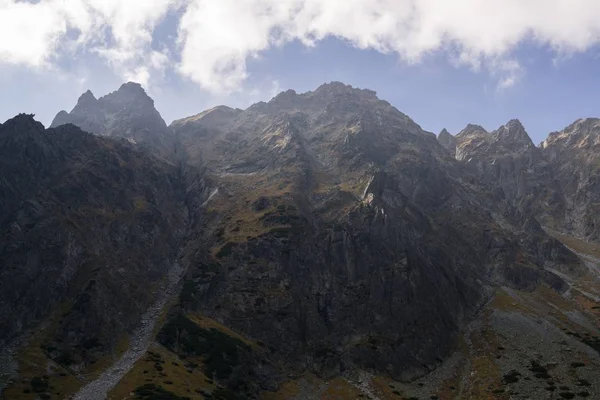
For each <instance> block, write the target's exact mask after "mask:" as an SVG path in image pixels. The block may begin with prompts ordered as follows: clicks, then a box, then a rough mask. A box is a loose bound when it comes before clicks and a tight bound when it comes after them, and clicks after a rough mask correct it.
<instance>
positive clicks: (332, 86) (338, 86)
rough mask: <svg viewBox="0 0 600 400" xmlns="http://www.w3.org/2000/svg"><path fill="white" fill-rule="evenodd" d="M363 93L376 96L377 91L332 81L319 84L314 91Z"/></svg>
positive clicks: (320, 92) (318, 92)
mask: <svg viewBox="0 0 600 400" xmlns="http://www.w3.org/2000/svg"><path fill="white" fill-rule="evenodd" d="M353 92H354V93H363V94H367V95H369V96H373V97H375V96H377V92H375V91H374V90H370V89H360V88H355V87H352V86H351V85H346V84H345V83H342V82H338V81H333V82H329V83H324V84H322V85H321V86H319V87H318V88H317V89H316V90H315V92H314V93H317V94H323V93H332V94H342V93H353Z"/></svg>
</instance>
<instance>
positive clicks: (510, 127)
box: [493, 119, 534, 147]
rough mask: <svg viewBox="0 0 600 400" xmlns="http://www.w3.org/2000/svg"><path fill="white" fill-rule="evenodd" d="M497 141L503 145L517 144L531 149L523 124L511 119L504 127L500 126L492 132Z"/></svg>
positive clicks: (531, 143)
mask: <svg viewBox="0 0 600 400" xmlns="http://www.w3.org/2000/svg"><path fill="white" fill-rule="evenodd" d="M493 135H494V136H495V138H496V140H497V141H501V142H504V143H505V144H519V145H525V146H527V147H533V146H534V144H533V142H532V141H531V138H530V137H529V135H528V134H527V132H526V131H525V128H524V127H523V124H521V121H519V120H518V119H512V120H510V121H508V123H507V124H506V125H504V126H501V127H500V128H498V129H497V130H496V131H494V132H493Z"/></svg>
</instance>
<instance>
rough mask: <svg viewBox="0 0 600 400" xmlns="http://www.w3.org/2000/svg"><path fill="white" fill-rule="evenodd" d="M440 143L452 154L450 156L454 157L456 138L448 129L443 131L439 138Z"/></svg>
mask: <svg viewBox="0 0 600 400" xmlns="http://www.w3.org/2000/svg"><path fill="white" fill-rule="evenodd" d="M437 140H438V142H439V143H440V144H441V145H442V146H443V147H444V148H445V149H446V150H448V151H449V152H450V154H452V155H454V153H455V152H456V138H455V137H454V136H452V135H451V134H450V132H448V131H447V130H446V128H444V129H442V131H441V132H440V133H439V135H438V136H437Z"/></svg>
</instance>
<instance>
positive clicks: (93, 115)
mask: <svg viewBox="0 0 600 400" xmlns="http://www.w3.org/2000/svg"><path fill="white" fill-rule="evenodd" d="M67 123H71V124H73V125H76V126H78V127H79V128H81V129H82V130H84V131H86V132H90V133H94V134H97V135H102V136H109V137H120V138H124V139H127V140H129V141H131V142H133V143H139V144H141V145H143V146H146V147H149V148H151V149H152V150H155V151H156V150H158V152H159V153H160V154H161V155H166V156H171V155H172V153H173V152H174V150H175V141H174V138H173V135H172V134H171V132H170V131H169V129H168V128H167V125H166V124H165V121H164V120H163V119H162V117H161V116H160V114H159V113H158V111H156V109H155V108H154V100H152V99H151V98H150V97H149V96H148V95H147V94H146V92H145V91H144V89H143V88H142V86H141V85H140V84H138V83H134V82H128V83H125V84H123V85H122V86H121V87H120V88H119V90H117V91H115V92H112V93H110V94H107V95H106V96H103V97H100V98H99V99H96V97H94V95H93V94H92V92H91V91H89V90H88V91H87V92H85V93H84V94H82V95H81V96H80V97H79V100H78V101H77V104H76V105H75V107H74V108H73V110H71V112H70V113H67V112H66V111H64V110H63V111H60V112H59V113H58V114H57V115H56V117H55V118H54V121H52V124H51V125H50V127H52V128H55V127H57V126H60V125H64V124H67Z"/></svg>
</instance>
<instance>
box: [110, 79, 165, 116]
mask: <svg viewBox="0 0 600 400" xmlns="http://www.w3.org/2000/svg"><path fill="white" fill-rule="evenodd" d="M99 101H100V102H101V103H104V104H105V105H108V106H111V105H112V106H118V107H123V106H126V107H132V108H136V109H147V111H148V112H154V111H155V110H154V100H152V98H151V97H150V96H148V94H147V93H146V91H145V90H144V88H142V85H140V84H139V83H135V82H127V83H124V84H123V85H121V87H120V88H119V89H118V90H117V91H114V92H112V93H109V94H107V95H106V96H104V97H101V98H100V100H99Z"/></svg>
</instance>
